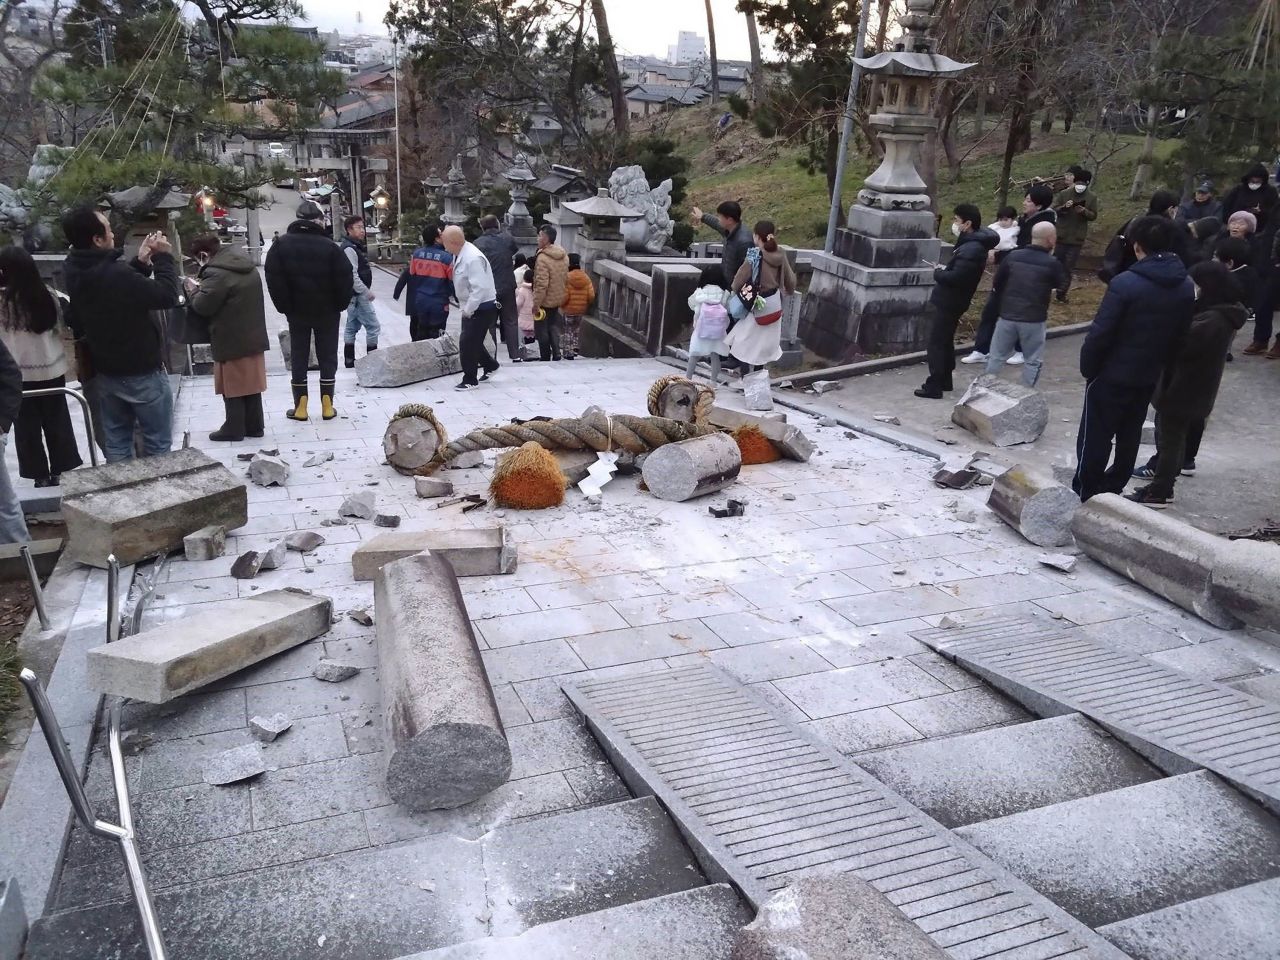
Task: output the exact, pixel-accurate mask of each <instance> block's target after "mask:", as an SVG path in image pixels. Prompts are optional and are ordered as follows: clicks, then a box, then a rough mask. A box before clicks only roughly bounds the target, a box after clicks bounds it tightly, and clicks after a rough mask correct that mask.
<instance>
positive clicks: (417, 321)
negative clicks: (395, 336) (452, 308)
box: [409, 303, 449, 342]
mask: <svg viewBox="0 0 1280 960" xmlns="http://www.w3.org/2000/svg"><path fill="white" fill-rule="evenodd" d="M448 323H449V305H448V304H447V303H446V304H442V305H441V306H440V307H438V308H434V307H433V308H432V309H430V310H416V311H414V312H413V313H411V314H409V339H410V340H413V341H415V342H417V341H418V340H434V339H435V338H436V337H439V336H442V335H443V334H444V328H445V327H446V326H447V325H448Z"/></svg>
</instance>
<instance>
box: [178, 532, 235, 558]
mask: <svg viewBox="0 0 1280 960" xmlns="http://www.w3.org/2000/svg"><path fill="white" fill-rule="evenodd" d="M182 552H183V556H185V557H186V559H187V561H188V562H195V561H199V560H217V559H218V558H219V557H221V556H222V555H223V554H224V553H226V552H227V528H226V527H223V526H212V527H204V528H203V529H201V530H197V531H196V532H195V533H189V534H187V535H186V536H185V537H183V538H182Z"/></svg>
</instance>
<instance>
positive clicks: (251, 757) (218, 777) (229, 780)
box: [204, 743, 267, 787]
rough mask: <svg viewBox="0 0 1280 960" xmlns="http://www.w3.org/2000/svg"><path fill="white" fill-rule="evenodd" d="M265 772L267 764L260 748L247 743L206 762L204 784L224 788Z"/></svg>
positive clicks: (254, 744)
mask: <svg viewBox="0 0 1280 960" xmlns="http://www.w3.org/2000/svg"><path fill="white" fill-rule="evenodd" d="M266 771H267V763H266V760H265V759H263V756H262V748H261V747H260V746H258V745H257V744H256V743H247V744H245V745H244V746H242V747H234V748H232V749H230V750H224V751H223V752H222V753H218V754H214V755H213V756H212V757H210V758H209V759H208V760H206V761H205V765H204V782H205V783H207V784H209V785H210V786H214V787H225V786H229V785H230V784H233V783H239V782H241V781H242V780H248V779H250V778H251V777H256V776H258V775H259V774H262V773H266Z"/></svg>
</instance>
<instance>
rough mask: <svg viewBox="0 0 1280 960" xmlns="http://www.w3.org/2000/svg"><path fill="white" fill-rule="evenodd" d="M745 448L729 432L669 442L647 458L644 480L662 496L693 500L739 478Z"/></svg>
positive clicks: (653, 491) (656, 493)
mask: <svg viewBox="0 0 1280 960" xmlns="http://www.w3.org/2000/svg"><path fill="white" fill-rule="evenodd" d="M741 469H742V451H740V450H739V449H738V442H737V441H736V440H734V439H733V437H731V436H729V435H728V434H727V433H712V434H708V435H707V436H705V437H695V438H694V439H692V440H682V441H681V442H679V443H668V444H665V445H664V446H661V447H659V448H658V449H657V450H655V451H653V452H652V453H651V454H649V456H648V457H646V458H645V461H644V470H643V476H644V483H645V486H647V487H648V488H649V492H650V493H652V494H653V495H654V496H655V497H657V498H658V499H659V500H675V501H682V500H692V499H693V498H694V497H700V496H702V495H703V494H707V493H715V492H716V491H717V490H723V489H724V488H725V487H727V486H729V484H731V483H733V482H734V481H735V480H737V479H738V473H739V471H741Z"/></svg>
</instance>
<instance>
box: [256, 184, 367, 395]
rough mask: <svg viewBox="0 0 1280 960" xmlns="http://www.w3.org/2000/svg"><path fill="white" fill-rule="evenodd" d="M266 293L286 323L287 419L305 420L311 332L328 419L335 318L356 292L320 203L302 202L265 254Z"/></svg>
mask: <svg viewBox="0 0 1280 960" xmlns="http://www.w3.org/2000/svg"><path fill="white" fill-rule="evenodd" d="M266 273H267V291H268V292H269V293H270V294H271V302H272V303H274V304H275V306H276V309H277V310H278V311H280V312H281V313H283V314H284V316H285V319H286V320H288V322H289V338H290V343H289V353H290V357H289V361H290V367H291V369H292V371H293V407H292V408H291V409H290V410H288V411H287V412H286V413H285V416H286V417H288V418H289V419H290V420H306V419H307V367H308V362H309V360H310V358H311V336H312V334H314V335H315V338H316V359H318V360H319V361H320V404H321V408H322V415H323V416H324V419H326V420H332V419H333V418H334V417H336V416H337V415H338V413H337V411H336V410H334V409H333V386H334V383H335V381H336V379H337V375H338V320H339V319H340V317H341V314H342V311H343V310H345V309H346V307H347V305H348V304H349V303H351V298H352V296H353V295H354V294H355V278H354V277H353V275H352V272H351V264H350V263H349V262H348V261H347V258H346V255H345V254H343V252H342V249H341V248H340V247H339V246H338V245H337V244H336V243H334V242H333V240H331V239H330V238H329V235H328V233H326V232H325V229H324V213H323V212H322V211H321V209H320V206H319V204H317V203H314V202H312V201H310V200H304V201H302V205H301V206H299V207H298V219H297V220H295V221H294V222H293V223H291V224H289V229H288V230H287V231H285V235H284V236H283V237H281V238H280V239H279V240H278V241H277V242H275V243H273V244H272V245H271V249H270V250H269V251H268V252H267V264H266Z"/></svg>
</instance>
